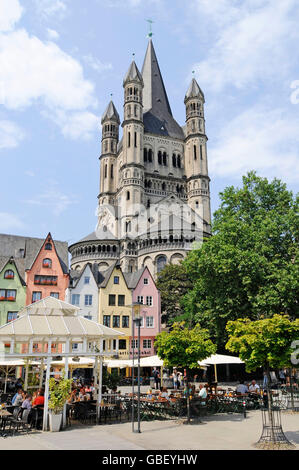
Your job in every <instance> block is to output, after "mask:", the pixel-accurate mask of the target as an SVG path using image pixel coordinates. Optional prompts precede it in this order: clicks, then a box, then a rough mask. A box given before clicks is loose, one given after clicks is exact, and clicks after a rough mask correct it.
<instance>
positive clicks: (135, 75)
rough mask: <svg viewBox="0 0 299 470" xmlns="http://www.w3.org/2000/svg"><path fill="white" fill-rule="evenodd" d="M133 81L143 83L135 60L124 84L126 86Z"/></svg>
mask: <svg viewBox="0 0 299 470" xmlns="http://www.w3.org/2000/svg"><path fill="white" fill-rule="evenodd" d="M131 81H135V82H141V83H142V82H143V79H142V75H141V73H140V72H139V70H138V67H137V65H136V64H135V62H134V60H133V62H132V63H131V65H130V67H129V70H128V71H127V73H126V76H125V78H124V82H123V83H124V85H125V84H126V83H127V82H131Z"/></svg>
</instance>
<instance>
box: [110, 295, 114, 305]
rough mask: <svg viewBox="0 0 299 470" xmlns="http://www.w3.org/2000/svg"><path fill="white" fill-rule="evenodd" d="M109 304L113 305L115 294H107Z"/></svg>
mask: <svg viewBox="0 0 299 470" xmlns="http://www.w3.org/2000/svg"><path fill="white" fill-rule="evenodd" d="M109 305H115V295H114V294H109Z"/></svg>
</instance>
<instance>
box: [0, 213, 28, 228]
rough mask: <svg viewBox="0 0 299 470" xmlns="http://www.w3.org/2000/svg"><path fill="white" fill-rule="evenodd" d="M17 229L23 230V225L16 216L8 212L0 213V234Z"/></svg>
mask: <svg viewBox="0 0 299 470" xmlns="http://www.w3.org/2000/svg"><path fill="white" fill-rule="evenodd" d="M19 228H20V229H21V228H24V224H23V222H22V221H21V220H20V219H19V217H18V216H16V215H15V214H9V213H8V212H0V232H2V233H3V232H9V231H11V230H15V229H19Z"/></svg>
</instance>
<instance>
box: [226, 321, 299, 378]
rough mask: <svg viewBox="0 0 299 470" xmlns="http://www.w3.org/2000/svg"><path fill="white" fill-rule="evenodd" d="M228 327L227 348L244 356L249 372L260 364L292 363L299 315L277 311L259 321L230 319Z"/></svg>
mask: <svg viewBox="0 0 299 470" xmlns="http://www.w3.org/2000/svg"><path fill="white" fill-rule="evenodd" d="M226 329H227V331H228V334H229V340H228V342H227V344H226V348H227V349H228V350H229V351H231V352H232V353H237V354H238V355H239V356H240V358H241V359H242V360H243V361H244V362H245V366H246V370H247V371H248V372H251V371H254V370H256V369H257V368H258V367H263V368H264V369H265V370H267V369H268V368H269V367H270V368H273V369H278V368H284V367H292V363H291V357H292V353H293V349H292V343H293V341H296V340H297V339H298V338H299V319H296V320H294V321H291V320H290V319H289V317H288V316H287V315H278V314H275V315H273V317H272V318H263V319H261V320H256V321H251V320H249V319H241V320H237V321H229V322H228V323H227V326H226Z"/></svg>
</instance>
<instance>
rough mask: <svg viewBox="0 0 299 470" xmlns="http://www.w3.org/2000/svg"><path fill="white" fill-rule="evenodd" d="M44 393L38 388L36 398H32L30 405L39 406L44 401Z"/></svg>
mask: <svg viewBox="0 0 299 470" xmlns="http://www.w3.org/2000/svg"><path fill="white" fill-rule="evenodd" d="M44 395H45V393H44V391H43V390H42V389H40V390H39V391H38V392H37V396H36V398H34V400H33V402H32V406H33V407H34V406H40V405H43V404H44V403H45V397H44Z"/></svg>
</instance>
